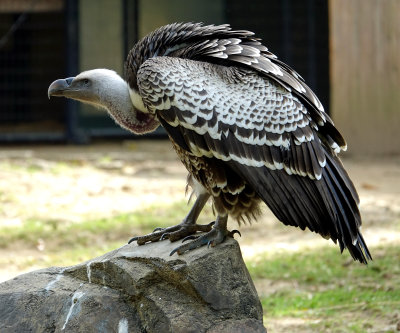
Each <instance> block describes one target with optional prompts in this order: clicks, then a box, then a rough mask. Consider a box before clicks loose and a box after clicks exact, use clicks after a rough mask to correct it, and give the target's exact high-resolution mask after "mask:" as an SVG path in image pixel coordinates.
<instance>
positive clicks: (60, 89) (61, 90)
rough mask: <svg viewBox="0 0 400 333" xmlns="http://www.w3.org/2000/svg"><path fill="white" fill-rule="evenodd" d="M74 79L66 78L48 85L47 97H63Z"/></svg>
mask: <svg viewBox="0 0 400 333" xmlns="http://www.w3.org/2000/svg"><path fill="white" fill-rule="evenodd" d="M74 79H75V77H68V78H66V79H59V80H55V81H54V82H53V83H52V84H50V86H49V89H48V90H47V96H48V97H49V99H50V97H51V96H65V92H66V91H68V90H69V88H70V86H71V83H72V81H73V80H74Z"/></svg>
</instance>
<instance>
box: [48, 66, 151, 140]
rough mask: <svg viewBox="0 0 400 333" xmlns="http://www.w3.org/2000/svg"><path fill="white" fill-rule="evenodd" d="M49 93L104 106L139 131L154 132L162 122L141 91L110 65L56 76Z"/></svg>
mask: <svg viewBox="0 0 400 333" xmlns="http://www.w3.org/2000/svg"><path fill="white" fill-rule="evenodd" d="M47 93H48V96H49V98H50V97H52V96H57V97H66V98H70V99H74V100H77V101H79V102H82V103H86V104H91V105H94V106H96V107H100V108H104V109H106V110H107V111H108V113H109V114H110V115H111V116H112V118H114V120H115V121H116V122H117V123H118V124H119V125H121V126H122V127H124V128H126V129H128V130H130V131H132V132H134V133H136V134H142V133H148V132H151V131H153V130H155V129H156V128H157V127H158V126H159V122H158V121H157V120H156V119H155V117H154V116H153V115H151V114H149V113H148V111H147V110H146V108H145V107H144V105H143V102H142V99H141V98H140V96H139V95H138V93H136V92H134V91H132V90H131V89H130V88H129V85H128V84H127V82H126V81H124V80H123V79H122V78H121V77H120V76H119V75H118V74H117V73H116V72H114V71H112V70H109V69H93V70H89V71H85V72H82V73H80V74H79V75H77V76H75V77H68V78H66V79H58V80H55V81H54V82H53V83H52V84H51V85H50V86H49V89H48V92H47Z"/></svg>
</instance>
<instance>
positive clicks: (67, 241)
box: [0, 201, 212, 248]
mask: <svg viewBox="0 0 400 333" xmlns="http://www.w3.org/2000/svg"><path fill="white" fill-rule="evenodd" d="M189 208H190V206H189V205H187V203H186V202H184V201H181V202H177V203H174V204H172V205H158V206H157V207H154V206H149V207H143V208H141V210H138V211H134V212H130V213H124V214H119V215H116V216H113V217H111V218H101V219H94V220H89V221H84V222H71V221H58V220H52V219H50V220H45V219H42V218H29V219H27V220H25V221H22V223H21V224H20V225H17V226H0V248H7V247H10V246H13V244H14V243H16V242H23V243H24V246H25V247H34V246H36V244H37V242H38V239H41V240H43V241H45V242H46V243H47V242H48V243H49V244H50V246H51V244H52V243H54V244H55V245H54V247H55V248H59V247H69V246H71V245H73V246H76V245H82V246H84V245H90V244H92V243H93V240H94V239H98V240H104V241H115V240H120V239H121V240H122V239H125V240H128V239H129V238H130V237H132V236H134V235H136V234H143V233H148V232H151V231H152V230H154V228H156V227H168V226H172V225H176V224H177V223H180V222H181V221H182V219H183V218H184V217H185V216H186V214H187V213H188V211H189ZM206 216H207V217H208V218H212V217H211V213H210V212H209V213H208V214H207V215H206ZM207 217H206V218H207Z"/></svg>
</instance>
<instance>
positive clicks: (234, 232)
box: [229, 229, 242, 238]
mask: <svg viewBox="0 0 400 333" xmlns="http://www.w3.org/2000/svg"><path fill="white" fill-rule="evenodd" d="M235 234H238V235H239V236H240V237H242V234H241V233H240V231H239V230H236V229H235V230H232V231H231V232H230V233H229V236H231V237H232V238H235V237H233V236H234V235H235Z"/></svg>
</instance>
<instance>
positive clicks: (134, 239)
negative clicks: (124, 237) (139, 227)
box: [128, 236, 139, 244]
mask: <svg viewBox="0 0 400 333" xmlns="http://www.w3.org/2000/svg"><path fill="white" fill-rule="evenodd" d="M138 239H139V237H138V236H135V237H132V238H131V239H130V240H128V244H130V243H132V242H134V241H136V240H138Z"/></svg>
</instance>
